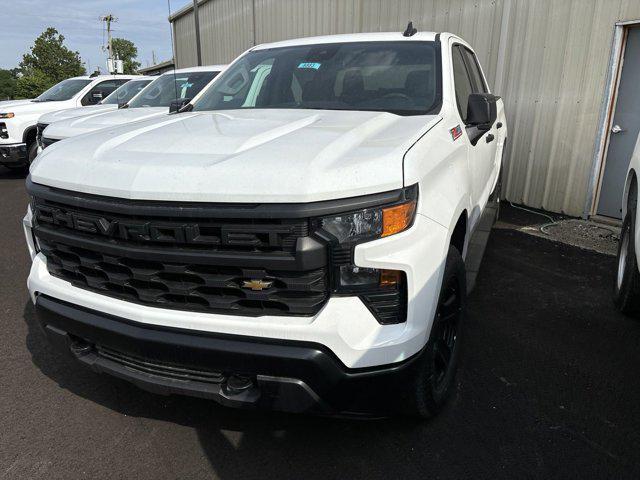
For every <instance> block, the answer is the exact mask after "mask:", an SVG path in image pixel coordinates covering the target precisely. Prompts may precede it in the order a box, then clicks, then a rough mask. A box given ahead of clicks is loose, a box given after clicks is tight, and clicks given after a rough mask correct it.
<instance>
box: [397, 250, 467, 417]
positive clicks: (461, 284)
mask: <svg viewBox="0 0 640 480" xmlns="http://www.w3.org/2000/svg"><path fill="white" fill-rule="evenodd" d="M466 303H467V290H466V274H465V268H464V261H463V260H462V256H461V255H460V252H458V250H457V249H456V248H455V247H453V246H450V247H449V252H448V254H447V261H446V264H445V269H444V277H443V279H442V287H441V290H440V297H439V300H438V306H437V310H436V316H435V318H434V320H433V326H432V327H431V334H430V336H429V341H428V342H427V345H426V346H425V350H424V352H423V354H422V355H421V358H420V363H419V365H418V368H417V369H416V374H415V375H414V378H413V382H412V386H411V391H410V392H409V394H410V396H409V398H408V402H407V405H406V409H405V413H408V414H410V415H414V416H419V417H422V418H429V417H432V416H434V415H436V414H437V413H438V412H439V411H440V410H442V408H443V407H444V405H445V403H446V401H447V399H448V398H449V396H450V395H451V392H452V391H453V389H454V386H455V376H456V370H457V366H458V356H459V353H460V337H461V332H462V326H463V323H464V317H465V313H466Z"/></svg>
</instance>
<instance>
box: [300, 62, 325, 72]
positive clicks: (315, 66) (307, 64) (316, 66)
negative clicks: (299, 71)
mask: <svg viewBox="0 0 640 480" xmlns="http://www.w3.org/2000/svg"><path fill="white" fill-rule="evenodd" d="M320 65H321V64H320V63H316V62H302V63H301V64H300V65H298V68H312V69H314V70H318V69H319V68H320Z"/></svg>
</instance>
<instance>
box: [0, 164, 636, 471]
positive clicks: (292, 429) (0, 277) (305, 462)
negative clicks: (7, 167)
mask: <svg viewBox="0 0 640 480" xmlns="http://www.w3.org/2000/svg"><path fill="white" fill-rule="evenodd" d="M23 184H24V181H23V179H20V178H18V177H16V176H15V175H12V174H8V173H6V172H1V171H0V198H1V199H2V209H1V210H0V232H2V236H1V237H0V247H1V248H0V292H1V293H2V300H3V303H2V306H1V307H0V308H1V309H2V313H3V316H2V320H3V326H4V329H3V335H2V336H0V361H1V362H2V366H3V368H2V369H1V370H0V432H1V434H0V479H67V480H68V479H81V478H82V479H83V478H118V479H119V478H123V479H124V478H136V479H137V480H144V479H165V478H167V479H184V478H189V479H199V478H215V479H239V478H242V479H253V478H255V479H279V480H282V479H288V478H292V479H299V478H306V479H316V478H323V479H343V478H350V479H355V478H366V479H377V478H381V479H385V480H389V479H396V478H402V479H408V478H434V479H437V478H441V479H449V478H451V479H467V478H468V479H479V478H492V479H499V478H505V479H513V478H540V479H555V478H557V479H561V478H562V479H564V478H581V479H586V478H599V479H601V478H611V479H625V478H629V479H637V478H640V458H639V457H640V454H639V453H638V452H640V382H638V367H639V366H640V322H638V321H635V320H631V319H628V318H625V317H623V316H621V315H619V314H617V313H616V312H615V311H614V310H613V307H612V305H611V300H610V286H611V281H612V275H613V272H614V266H615V261H614V259H613V258H611V257H610V256H606V255H601V254H598V253H594V252H588V251H585V250H581V249H578V248H574V247H571V246H567V245H563V244H558V243H554V242H551V241H548V240H547V239H544V238H538V237H535V236H531V235H527V234H524V233H522V232H518V231H517V230H513V229H497V230H494V232H493V233H492V236H491V238H490V240H489V244H488V247H487V251H486V257H485V262H484V264H483V266H482V268H481V270H480V273H479V276H478V281H477V286H476V289H475V291H474V292H473V294H472V296H471V298H470V305H469V317H468V321H467V324H466V332H465V333H466V336H465V337H464V339H463V341H464V345H463V347H464V348H463V352H462V357H461V368H460V372H459V375H458V381H457V391H456V393H455V395H454V397H453V399H452V402H451V403H450V405H449V406H448V407H447V408H446V410H445V411H444V412H443V413H442V414H441V415H440V416H439V417H437V418H436V419H433V420H432V421H429V422H418V421H414V420H409V419H398V418H395V419H386V420H377V421H351V420H338V419H327V418H317V417H309V416H304V415H285V414H274V413H269V412H246V411H237V410H230V409H225V408H222V407H218V406H216V405H215V404H212V403H209V402H206V401H201V400H196V399H190V398H183V397H160V396H155V395H152V394H149V393H146V392H143V391H140V390H138V389H136V388H135V387H133V386H131V385H129V384H127V383H125V382H123V381H120V380H116V379H113V378H109V377H106V376H99V375H97V374H94V373H92V372H90V371H88V370H85V369H83V368H82V367H81V366H80V365H78V364H76V363H74V362H73V361H71V360H68V359H66V358H64V357H61V356H60V355H58V354H57V352H55V351H54V350H52V349H51V348H49V346H48V345H47V344H46V342H45V339H44V337H43V335H42V334H41V333H40V331H39V330H38V328H37V326H36V323H35V319H34V316H33V308H32V306H31V303H30V302H29V299H28V296H27V291H26V288H25V279H26V277H27V273H28V269H29V261H28V258H27V255H26V251H25V247H24V241H23V239H22V232H21V227H20V220H21V218H22V216H23V214H24V210H25V207H26V203H27V197H26V195H25V192H24V185H23ZM503 220H504V221H505V222H506V223H509V224H512V225H516V224H521V226H522V225H526V224H527V222H528V221H529V219H527V218H524V217H523V213H522V212H518V211H515V210H512V209H505V210H503Z"/></svg>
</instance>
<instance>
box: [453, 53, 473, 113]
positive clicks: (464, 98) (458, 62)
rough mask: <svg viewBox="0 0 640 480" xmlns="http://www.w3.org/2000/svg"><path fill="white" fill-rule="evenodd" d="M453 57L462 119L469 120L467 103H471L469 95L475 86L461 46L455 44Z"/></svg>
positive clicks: (454, 78)
mask: <svg viewBox="0 0 640 480" xmlns="http://www.w3.org/2000/svg"><path fill="white" fill-rule="evenodd" d="M451 53H452V57H453V81H454V83H455V90H456V102H457V104H458V112H459V113H460V117H461V118H462V121H463V122H465V123H466V121H467V104H468V103H469V95H470V94H471V93H473V86H472V85H471V80H470V79H469V75H468V74H467V68H466V67H465V64H464V60H463V59H462V53H461V52H460V48H458V47H457V46H454V47H453V49H452V51H451Z"/></svg>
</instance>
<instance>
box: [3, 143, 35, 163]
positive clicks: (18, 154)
mask: <svg viewBox="0 0 640 480" xmlns="http://www.w3.org/2000/svg"><path fill="white" fill-rule="evenodd" d="M27 163H28V162H27V144H26V143H14V144H11V145H0V164H2V165H5V166H8V167H14V166H15V167H19V166H23V165H26V164H27Z"/></svg>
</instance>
